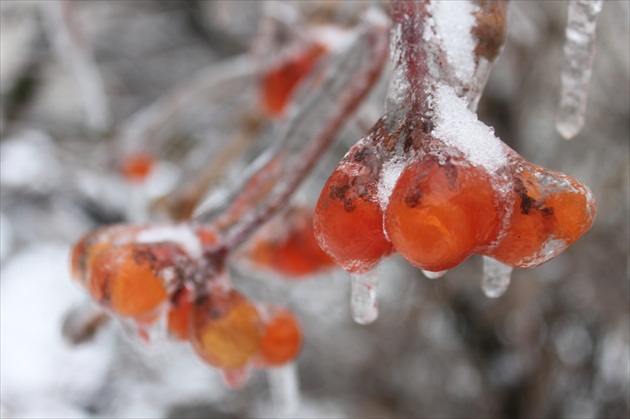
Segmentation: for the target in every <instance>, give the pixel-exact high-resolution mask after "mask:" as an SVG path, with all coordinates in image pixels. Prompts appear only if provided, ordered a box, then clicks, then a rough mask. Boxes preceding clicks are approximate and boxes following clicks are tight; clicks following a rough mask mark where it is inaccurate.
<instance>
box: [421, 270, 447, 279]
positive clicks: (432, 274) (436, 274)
mask: <svg viewBox="0 0 630 419" xmlns="http://www.w3.org/2000/svg"><path fill="white" fill-rule="evenodd" d="M447 272H448V271H437V272H431V271H425V270H424V269H423V270H422V274H423V275H424V276H426V277H427V278H429V279H438V278H442V277H443V276H444V275H446V273H447Z"/></svg>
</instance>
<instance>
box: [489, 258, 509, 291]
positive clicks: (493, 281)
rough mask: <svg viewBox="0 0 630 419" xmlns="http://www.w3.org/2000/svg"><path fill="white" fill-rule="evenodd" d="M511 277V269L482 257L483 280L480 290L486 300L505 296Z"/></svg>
mask: <svg viewBox="0 0 630 419" xmlns="http://www.w3.org/2000/svg"><path fill="white" fill-rule="evenodd" d="M511 275H512V267H511V266H508V265H505V264H503V263H501V262H499V261H497V260H494V259H492V258H489V257H487V256H484V257H483V279H482V281H481V289H482V290H483V293H484V294H485V295H486V297H488V298H498V297H500V296H502V295H503V294H505V291H507V289H508V286H509V285H510V279H511Z"/></svg>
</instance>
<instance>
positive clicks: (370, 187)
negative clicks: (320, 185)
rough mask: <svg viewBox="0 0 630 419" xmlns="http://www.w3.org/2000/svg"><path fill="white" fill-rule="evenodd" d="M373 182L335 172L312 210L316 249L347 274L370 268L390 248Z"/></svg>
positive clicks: (370, 179)
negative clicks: (321, 250)
mask: <svg viewBox="0 0 630 419" xmlns="http://www.w3.org/2000/svg"><path fill="white" fill-rule="evenodd" d="M375 188H376V181H375V180H374V178H372V177H370V176H369V175H362V174H358V175H357V174H356V173H352V172H351V171H348V170H347V165H346V167H342V168H340V169H339V168H338V169H337V170H336V171H335V172H334V173H333V174H332V175H331V176H330V178H329V179H328V181H327V182H326V185H325V186H324V189H323V190H322V194H321V195H320V197H319V201H318V202H317V207H316V208H315V220H314V226H315V236H316V237H317V239H318V241H319V244H320V246H322V248H323V249H324V250H325V251H326V252H327V253H328V254H329V255H330V256H331V257H332V259H333V260H334V261H335V262H336V263H337V264H338V265H340V266H341V267H342V268H344V269H345V270H347V271H349V272H356V273H360V272H366V271H369V270H370V269H372V268H374V267H375V266H376V265H377V264H378V262H379V261H380V260H381V259H382V258H383V256H386V255H389V254H390V253H391V251H392V246H391V243H390V242H389V240H387V238H386V237H385V233H384V231H383V212H382V211H381V208H380V205H379V203H378V202H377V201H376V199H375V198H373V197H375V196H376V191H375Z"/></svg>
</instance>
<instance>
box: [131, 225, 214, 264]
mask: <svg viewBox="0 0 630 419" xmlns="http://www.w3.org/2000/svg"><path fill="white" fill-rule="evenodd" d="M136 241H137V242H138V243H159V242H169V241H170V242H175V243H177V244H179V245H180V246H182V248H183V249H184V250H185V251H186V252H188V254H189V255H190V256H191V257H192V258H195V259H197V258H200V257H201V255H202V249H201V242H200V241H199V237H197V236H196V235H195V233H194V232H193V231H192V229H191V228H190V226H188V225H186V224H178V225H174V226H170V225H169V226H158V227H152V228H149V229H147V230H144V231H141V232H140V233H138V236H137V237H136Z"/></svg>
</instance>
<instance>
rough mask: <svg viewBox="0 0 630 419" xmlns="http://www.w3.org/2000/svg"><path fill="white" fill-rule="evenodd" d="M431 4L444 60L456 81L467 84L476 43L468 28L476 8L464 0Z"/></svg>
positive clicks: (472, 70)
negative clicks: (452, 71)
mask: <svg viewBox="0 0 630 419" xmlns="http://www.w3.org/2000/svg"><path fill="white" fill-rule="evenodd" d="M433 6H434V7H433V16H434V18H435V27H436V31H437V34H438V36H439V37H440V43H441V45H442V47H443V48H444V52H445V53H446V59H447V60H448V63H449V64H450V65H451V67H452V68H453V70H454V71H455V76H456V77H457V78H458V79H459V81H461V82H463V83H467V82H468V81H470V80H471V79H472V78H473V76H474V71H475V54H474V51H475V47H476V43H475V40H474V39H473V36H472V28H473V26H474V25H475V22H476V19H475V15H474V12H475V10H476V8H475V6H474V5H473V4H472V3H471V2H468V1H437V2H435V3H433Z"/></svg>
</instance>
